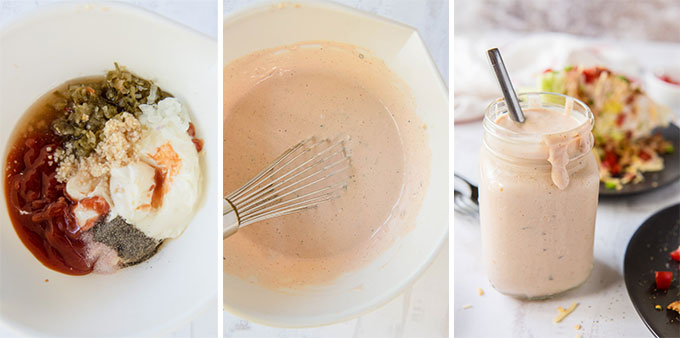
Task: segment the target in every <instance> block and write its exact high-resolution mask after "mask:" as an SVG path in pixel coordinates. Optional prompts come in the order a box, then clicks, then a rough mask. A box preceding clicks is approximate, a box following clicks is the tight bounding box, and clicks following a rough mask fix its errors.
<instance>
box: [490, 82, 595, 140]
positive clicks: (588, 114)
mask: <svg viewBox="0 0 680 338" xmlns="http://www.w3.org/2000/svg"><path fill="white" fill-rule="evenodd" d="M542 95H545V96H553V97H559V98H563V99H564V100H565V102H567V100H568V99H571V100H572V101H573V102H574V103H575V104H576V105H578V106H580V107H581V108H583V112H580V111H579V112H578V113H581V114H583V115H584V117H585V120H584V121H583V122H582V123H580V124H579V125H578V126H576V127H574V128H571V129H567V130H563V131H560V132H556V133H547V134H523V133H519V132H516V131H513V130H510V129H508V128H505V127H503V126H501V125H499V124H497V123H496V122H495V121H492V120H491V118H490V117H489V114H490V112H491V111H492V109H493V107H495V106H496V105H497V104H499V103H501V102H505V98H503V97H499V98H497V99H495V100H493V101H492V102H491V103H490V104H489V105H488V106H487V107H486V109H485V111H484V119H483V121H482V126H483V128H484V130H485V131H487V132H491V133H493V134H494V135H498V132H499V131H500V132H502V133H503V134H505V135H504V136H506V137H510V138H511V140H510V142H512V143H534V142H537V141H539V139H538V138H539V137H542V136H546V135H556V134H565V133H571V132H576V131H578V130H580V129H582V128H583V127H584V125H585V124H586V123H589V124H590V126H589V127H590V128H589V129H590V130H592V128H593V126H594V123H595V118H594V115H593V112H592V111H591V110H590V107H588V105H587V104H585V103H584V102H583V101H581V100H579V99H577V98H575V97H572V96H569V95H564V94H560V93H553V92H543V91H537V92H521V93H518V94H517V97H518V99H520V105H521V104H522V103H523V102H522V100H521V97H529V96H542ZM525 102H526V101H525ZM542 107H545V106H542ZM555 107H560V105H555ZM561 107H564V104H562V105H561ZM574 111H575V110H574ZM502 113H503V112H502Z"/></svg>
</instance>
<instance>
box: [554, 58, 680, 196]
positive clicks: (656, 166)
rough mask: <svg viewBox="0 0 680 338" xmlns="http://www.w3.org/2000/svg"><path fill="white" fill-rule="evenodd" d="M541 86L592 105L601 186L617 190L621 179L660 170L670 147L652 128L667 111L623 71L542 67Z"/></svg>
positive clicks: (661, 123) (666, 119) (634, 180)
mask: <svg viewBox="0 0 680 338" xmlns="http://www.w3.org/2000/svg"><path fill="white" fill-rule="evenodd" d="M541 89H542V90H543V91H548V92H555V93H562V94H566V95H569V96H572V97H575V98H577V99H579V100H581V101H583V102H584V103H586V104H587V105H588V106H589V107H590V109H591V110H592V112H593V115H594V116H595V126H594V127H593V135H594V136H595V147H594V151H595V154H596V158H597V163H598V167H599V173H600V181H601V182H603V183H604V185H605V187H606V188H607V189H617V190H620V189H622V187H623V185H625V184H629V183H638V182H641V181H642V180H643V179H644V177H643V176H642V174H643V173H644V172H651V171H660V170H663V168H664V161H663V157H661V155H664V154H669V153H672V152H673V151H675V149H673V145H672V144H671V143H670V142H668V141H667V140H665V139H664V138H663V136H662V135H661V134H660V133H653V130H654V129H655V128H657V127H665V126H667V125H668V122H669V119H670V112H669V110H668V109H667V108H665V107H663V106H660V105H658V104H656V103H655V102H654V101H652V99H650V98H649V96H647V94H645V93H644V92H643V91H642V89H641V88H640V85H639V84H638V83H637V82H635V81H632V80H631V79H630V78H628V77H626V76H625V75H621V74H616V73H614V72H612V71H611V70H609V69H607V68H604V67H591V68H583V67H574V66H568V67H566V68H564V69H562V70H552V69H547V70H545V71H544V72H543V75H542V76H541Z"/></svg>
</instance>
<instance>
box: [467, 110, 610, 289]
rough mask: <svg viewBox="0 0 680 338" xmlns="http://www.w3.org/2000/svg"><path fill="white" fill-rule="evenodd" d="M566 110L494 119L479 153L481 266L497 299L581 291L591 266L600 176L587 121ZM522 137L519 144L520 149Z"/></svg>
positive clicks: (534, 111) (526, 111)
mask: <svg viewBox="0 0 680 338" xmlns="http://www.w3.org/2000/svg"><path fill="white" fill-rule="evenodd" d="M571 109H572V108H571V107H567V108H566V109H564V108H545V107H542V108H527V109H524V113H525V116H526V122H525V123H523V124H518V123H515V122H513V121H511V120H510V119H509V118H508V116H507V114H505V115H500V116H499V117H498V118H496V119H494V120H493V121H494V123H495V124H496V125H497V126H499V127H502V128H501V131H500V132H499V134H503V133H506V132H508V131H509V132H511V133H514V136H510V135H509V134H507V133H506V134H503V135H500V136H499V135H490V134H492V133H491V132H489V131H488V130H487V131H486V132H485V145H484V146H482V149H481V153H480V195H479V202H480V219H481V225H482V228H481V229H482V256H483V264H484V267H485V270H486V272H487V275H488V277H489V280H490V281H491V283H492V284H493V286H494V287H495V288H496V289H498V290H499V291H500V292H502V293H505V294H508V295H513V296H517V297H522V298H542V297H547V296H550V295H553V294H556V293H560V292H563V291H566V290H568V289H571V288H573V287H576V286H578V285H580V284H581V283H582V282H583V281H585V280H586V279H587V278H588V275H589V274H590V271H591V269H592V266H593V239H594V226H595V215H596V209H597V196H598V189H599V177H598V173H597V165H596V162H595V157H594V155H593V154H592V152H591V149H592V136H591V135H590V127H591V125H590V120H588V119H587V118H586V117H585V116H584V115H583V114H575V113H572V112H571ZM517 138H522V139H523V140H524V141H523V142H517V141H516V140H517Z"/></svg>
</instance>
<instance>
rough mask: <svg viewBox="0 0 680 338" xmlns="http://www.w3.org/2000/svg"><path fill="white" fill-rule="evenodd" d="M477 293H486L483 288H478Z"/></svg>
mask: <svg viewBox="0 0 680 338" xmlns="http://www.w3.org/2000/svg"><path fill="white" fill-rule="evenodd" d="M477 294H478V295H480V296H482V295H484V290H482V288H477Z"/></svg>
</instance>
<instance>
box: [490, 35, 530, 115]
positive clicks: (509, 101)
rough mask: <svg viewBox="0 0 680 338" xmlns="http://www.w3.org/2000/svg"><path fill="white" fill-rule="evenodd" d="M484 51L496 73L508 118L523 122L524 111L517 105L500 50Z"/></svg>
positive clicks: (517, 101)
mask: <svg viewBox="0 0 680 338" xmlns="http://www.w3.org/2000/svg"><path fill="white" fill-rule="evenodd" d="M486 53H487V55H488V56H489V61H490V62H491V67H493V70H494V72H495V73H496V78H497V79H498V84H500V86H501V92H503V97H504V98H505V102H506V105H507V107H508V113H509V114H510V118H511V119H512V120H513V121H515V122H518V123H524V120H525V119H524V113H522V108H521V107H520V106H519V100H518V99H517V94H516V93H515V88H513V87H512V82H511V81H510V76H509V75H508V71H507V69H505V64H504V63H503V58H502V57H501V52H500V51H499V50H498V48H491V49H489V50H488V51H486Z"/></svg>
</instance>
